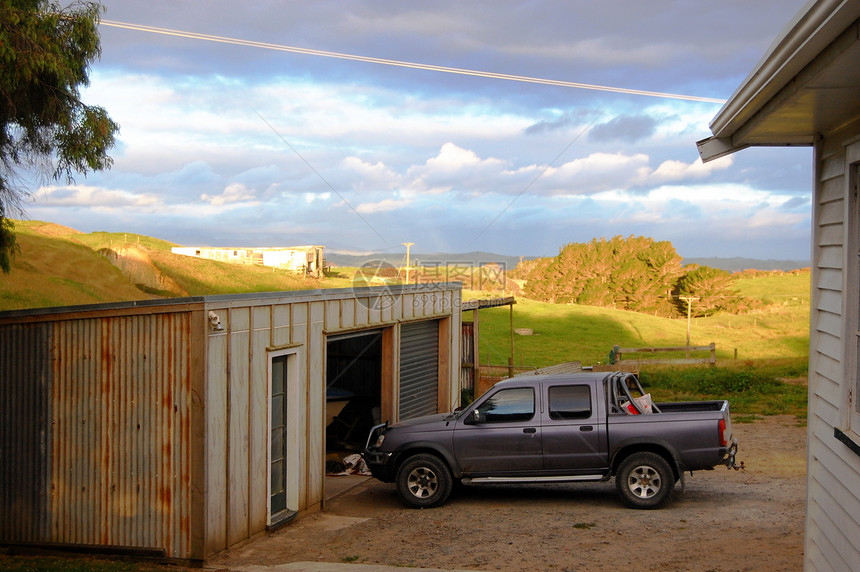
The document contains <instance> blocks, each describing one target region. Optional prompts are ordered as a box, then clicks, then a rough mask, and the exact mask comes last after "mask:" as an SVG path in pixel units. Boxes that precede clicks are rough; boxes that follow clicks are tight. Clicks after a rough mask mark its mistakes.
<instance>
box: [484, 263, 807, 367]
mask: <svg viewBox="0 0 860 572" xmlns="http://www.w3.org/2000/svg"><path fill="white" fill-rule="evenodd" d="M807 283H808V278H807ZM807 289H808V285H807ZM467 319H470V318H467ZM480 328H481V347H480V353H481V363H487V360H489V362H490V363H492V364H500V365H503V364H506V363H507V359H508V356H509V354H510V315H509V309H508V308H491V309H486V310H482V311H481V315H480ZM514 328H530V329H532V330H533V331H534V335H531V336H520V335H514V347H515V349H514V364H515V365H522V366H531V367H544V366H547V365H551V364H553V363H558V362H561V361H581V362H582V363H583V364H587V365H593V364H598V363H605V362H606V361H607V360H608V358H609V352H610V350H611V349H612V347H613V346H614V345H618V346H620V347H667V346H669V347H671V346H683V345H686V335H687V320H686V319H685V318H679V319H667V318H658V317H655V316H650V315H646V314H637V313H635V312H627V311H624V310H613V309H611V308H597V307H594V306H562V305H555V304H547V303H543V302H535V301H532V300H527V299H517V303H516V304H515V305H514ZM690 332H691V335H690V343H691V344H692V345H708V344H710V343H712V342H713V343H714V344H716V349H717V359H718V360H720V361H723V360H728V359H734V358H735V352H736V351H737V357H738V358H739V359H747V360H748V359H772V358H791V357H804V356H806V355H807V353H808V347H809V296H808V293H807V294H806V299H805V300H800V299H799V300H796V301H793V302H792V303H790V304H786V305H782V304H780V305H778V306H770V307H768V308H766V309H763V310H760V311H757V312H755V313H753V314H745V315H739V316H735V315H718V316H712V317H708V318H694V319H693V320H691V323H690ZM640 357H641V356H640Z"/></svg>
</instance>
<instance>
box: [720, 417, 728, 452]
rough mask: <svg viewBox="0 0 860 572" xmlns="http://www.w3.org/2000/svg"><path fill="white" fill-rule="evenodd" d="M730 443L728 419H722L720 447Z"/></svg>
mask: <svg viewBox="0 0 860 572" xmlns="http://www.w3.org/2000/svg"><path fill="white" fill-rule="evenodd" d="M728 445H729V437H728V435H726V420H725V419H720V447H727V446H728Z"/></svg>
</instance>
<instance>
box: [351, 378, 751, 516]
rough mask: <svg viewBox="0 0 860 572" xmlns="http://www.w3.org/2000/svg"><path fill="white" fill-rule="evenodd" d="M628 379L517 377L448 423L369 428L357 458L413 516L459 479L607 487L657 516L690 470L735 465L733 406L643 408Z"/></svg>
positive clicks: (635, 384)
mask: <svg viewBox="0 0 860 572" xmlns="http://www.w3.org/2000/svg"><path fill="white" fill-rule="evenodd" d="M649 400H650V394H645V392H644V391H643V389H642V386H641V384H640V383H639V380H638V378H637V377H636V376H635V375H634V374H631V373H622V372H614V373H598V372H584V373H575V374H566V375H520V376H517V377H512V378H510V379H507V380H504V381H501V382H499V383H497V384H496V385H494V386H493V387H492V388H491V389H490V390H489V391H487V392H486V393H485V394H484V395H482V396H481V397H479V398H478V399H477V400H475V402H474V403H472V404H471V405H469V406H468V407H465V408H463V409H462V410H458V411H455V412H453V413H441V414H435V415H428V416H424V417H418V418H415V419H408V420H405V421H401V422H399V423H394V424H389V423H388V422H386V423H384V424H382V425H377V426H375V427H374V428H372V429H371V431H370V434H369V435H368V439H367V444H366V446H365V448H364V449H363V450H362V457H363V458H364V460H365V462H366V463H367V466H368V468H369V469H370V471H371V473H372V474H373V476H374V477H375V478H377V479H379V480H381V481H383V482H396V483H397V491H398V494H399V495H400V497H401V498H402V499H403V501H404V502H405V503H406V504H408V505H410V506H413V507H416V508H429V507H435V506H439V505H440V504H442V503H444V502H445V501H446V500H447V499H448V497H449V495H450V493H451V490H452V488H453V486H454V484H455V483H456V482H457V481H459V482H461V483H463V484H471V483H476V484H477V483H559V482H570V481H606V480H609V479H610V478H612V477H613V476H614V477H615V484H616V489H617V491H618V494H619V495H620V497H621V500H622V501H623V503H624V504H626V505H627V506H629V507H631V508H638V509H653V508H659V507H660V506H662V505H663V504H664V503H665V502H666V501H667V499H668V498H669V494H670V492H671V491H672V489H673V488H674V486H675V483H677V482H678V481H679V480H680V481H681V484H682V487H683V485H684V481H683V479H684V474H685V472H687V471H690V473H691V474H692V471H697V470H711V469H713V468H714V467H715V466H716V465H720V464H722V465H726V466H727V467H729V468H734V469H738V468H742V466H743V463H741V465H740V466H738V465H736V464H735V455H736V454H737V449H738V445H737V440H736V439H733V438H732V425H731V417H730V415H729V403H728V401H695V402H680V403H653V404H652V403H650V401H649Z"/></svg>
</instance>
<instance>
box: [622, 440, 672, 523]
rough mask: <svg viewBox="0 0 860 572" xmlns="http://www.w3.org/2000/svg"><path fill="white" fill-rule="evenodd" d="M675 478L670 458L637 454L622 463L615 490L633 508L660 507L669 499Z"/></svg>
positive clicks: (651, 454) (643, 453)
mask: <svg viewBox="0 0 860 572" xmlns="http://www.w3.org/2000/svg"><path fill="white" fill-rule="evenodd" d="M674 485H675V475H674V474H673V473H672V468H671V467H670V466H669V463H667V462H666V459H664V458H663V457H661V456H660V455H658V454H657V453H651V452H648V451H643V452H641V453H634V454H632V455H630V456H629V457H627V458H626V459H624V460H623V461H622V462H621V466H619V467H618V473H617V474H616V475H615V487H616V488H617V489H618V494H619V495H620V496H621V500H622V501H623V502H624V504H626V505H627V506H629V507H630V508H640V509H652V508H660V507H661V506H663V504H664V503H665V502H666V501H667V500H668V499H669V493H671V492H672V487H673V486H674Z"/></svg>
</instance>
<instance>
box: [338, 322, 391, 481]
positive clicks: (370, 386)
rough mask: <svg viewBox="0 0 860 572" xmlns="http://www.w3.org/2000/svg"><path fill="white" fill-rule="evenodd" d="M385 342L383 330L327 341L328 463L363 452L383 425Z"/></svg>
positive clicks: (342, 336)
mask: <svg viewBox="0 0 860 572" xmlns="http://www.w3.org/2000/svg"><path fill="white" fill-rule="evenodd" d="M382 338H383V330H370V331H362V332H356V333H351V334H340V335H336V336H330V337H329V338H328V340H327V344H326V454H327V460H333V458H334V455H340V456H341V457H344V456H347V455H350V454H353V453H357V452H359V451H360V450H361V448H362V447H363V446H364V444H365V440H366V439H367V434H368V433H369V432H370V429H371V427H373V426H374V425H376V424H378V423H380V417H381V402H382ZM329 455H330V456H331V457H329ZM327 470H328V467H327Z"/></svg>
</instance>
